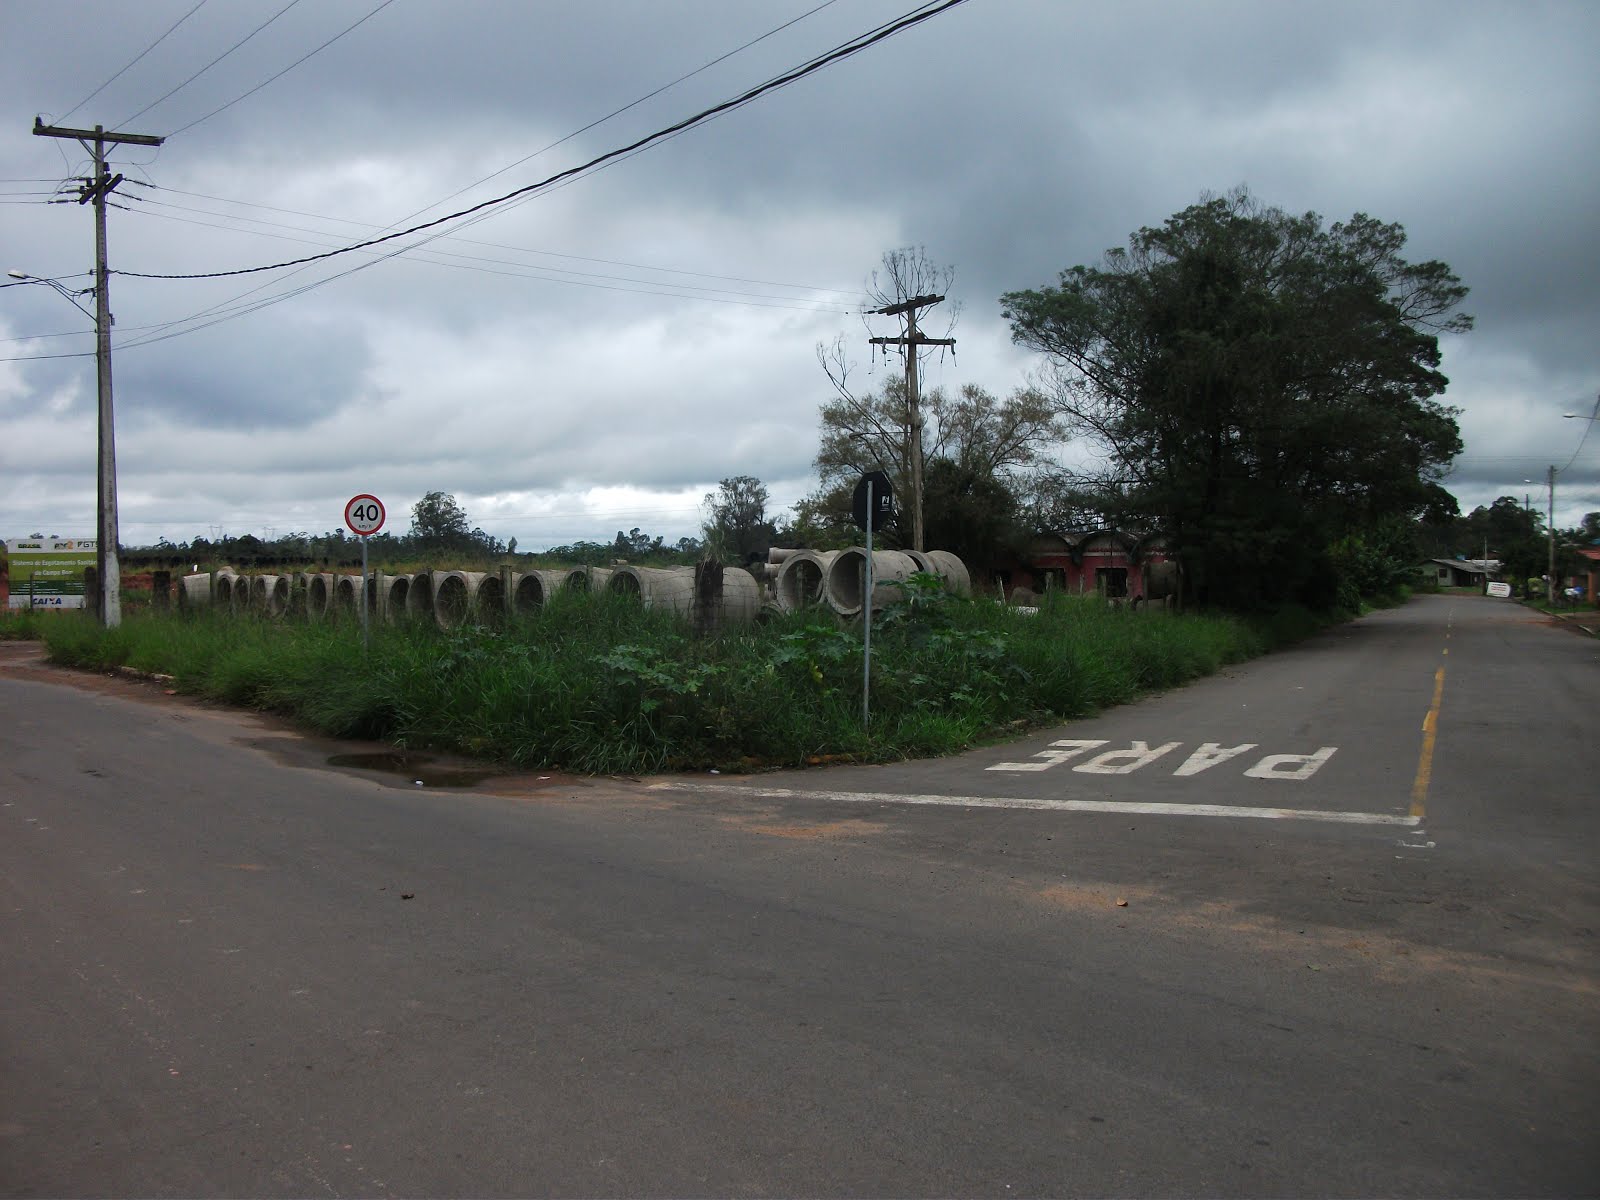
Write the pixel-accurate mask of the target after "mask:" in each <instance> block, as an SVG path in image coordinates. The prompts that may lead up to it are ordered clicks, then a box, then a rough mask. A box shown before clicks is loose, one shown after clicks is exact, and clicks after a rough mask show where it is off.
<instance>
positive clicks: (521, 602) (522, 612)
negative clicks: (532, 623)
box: [511, 571, 545, 617]
mask: <svg viewBox="0 0 1600 1200" xmlns="http://www.w3.org/2000/svg"><path fill="white" fill-rule="evenodd" d="M544 576H545V573H544V572H543V571H526V572H524V573H523V574H520V575H518V576H517V580H516V585H515V586H514V587H513V588H512V589H511V611H512V612H514V613H515V614H516V615H517V616H519V617H531V616H533V614H534V613H536V612H538V611H539V610H540V609H541V608H543V607H544V598H545V581H544Z"/></svg>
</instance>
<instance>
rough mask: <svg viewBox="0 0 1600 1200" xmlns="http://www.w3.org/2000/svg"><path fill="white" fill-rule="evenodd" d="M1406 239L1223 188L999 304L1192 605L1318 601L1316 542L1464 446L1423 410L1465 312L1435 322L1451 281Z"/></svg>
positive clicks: (1408, 492) (1391, 498)
mask: <svg viewBox="0 0 1600 1200" xmlns="http://www.w3.org/2000/svg"><path fill="white" fill-rule="evenodd" d="M1405 240H1406V236H1405V231H1404V230H1403V229H1402V228H1401V227H1400V226H1398V225H1386V224H1382V223H1380V222H1378V221H1376V220H1374V219H1373V218H1372V217H1369V216H1367V215H1365V214H1357V215H1356V216H1354V217H1352V218H1351V219H1350V220H1349V221H1348V222H1343V223H1336V224H1334V225H1331V226H1328V225H1325V224H1324V223H1323V219H1322V218H1321V217H1320V216H1318V215H1317V214H1316V213H1307V214H1305V215H1303V216H1292V215H1290V214H1288V213H1286V212H1284V211H1282V210H1281V209H1277V208H1267V207H1264V206H1262V205H1261V204H1259V203H1258V202H1257V201H1256V200H1255V199H1254V198H1252V197H1251V196H1250V194H1249V193H1248V192H1247V191H1244V190H1243V189H1240V190H1238V191H1235V192H1233V193H1231V194H1229V195H1228V196H1225V197H1220V198H1207V199H1202V201H1201V202H1200V203H1199V204H1196V205H1194V206H1192V207H1190V208H1187V209H1185V210H1184V211H1182V212H1180V213H1177V214H1175V215H1174V216H1172V217H1170V218H1168V219H1167V221H1166V222H1165V223H1163V224H1162V225H1161V226H1159V227H1157V228H1144V229H1140V230H1139V231H1138V232H1136V233H1135V234H1133V235H1132V237H1131V238H1130V239H1129V244H1128V247H1127V248H1126V249H1114V250H1111V251H1108V252H1107V254H1106V257H1105V260H1104V263H1103V264H1102V265H1101V266H1099V267H1088V266H1076V267H1072V268H1071V269H1069V270H1067V271H1065V272H1063V273H1062V275H1061V276H1060V280H1059V282H1058V284H1057V285H1056V286H1054V287H1045V288H1040V289H1037V290H1031V291H1021V292H1011V293H1008V294H1006V295H1005V296H1003V297H1002V298H1001V303H1002V305H1003V306H1004V312H1005V315H1006V317H1007V318H1008V319H1009V320H1010V322H1011V328H1012V338H1013V340H1014V341H1016V342H1017V343H1018V344H1020V345H1023V346H1027V347H1029V348H1031V349H1034V350H1037V351H1039V352H1041V353H1043V354H1045V355H1047V356H1048V357H1049V359H1050V361H1051V366H1052V369H1053V380H1052V387H1053V399H1054V402H1055V404H1056V406H1057V408H1058V409H1059V411H1060V413H1061V414H1062V416H1063V417H1064V418H1065V419H1066V421H1067V422H1068V424H1069V426H1070V427H1071V428H1072V429H1073V430H1075V431H1077V432H1080V433H1083V434H1085V435H1087V436H1088V437H1090V438H1092V439H1093V440H1094V441H1095V442H1096V443H1098V444H1099V445H1100V446H1101V447H1102V448H1103V449H1104V450H1105V451H1106V452H1107V455H1108V461H1107V465H1106V467H1105V469H1104V471H1103V472H1102V474H1101V478H1100V483H1101V485H1102V486H1103V487H1105V488H1106V489H1108V490H1116V491H1120V492H1121V494H1122V497H1123V499H1124V502H1125V504H1126V510H1127V513H1128V516H1129V518H1130V519H1132V520H1135V521H1138V522H1141V523H1145V524H1148V525H1150V526H1154V527H1159V528H1161V529H1163V530H1164V531H1165V532H1166V533H1167V534H1168V535H1169V537H1170V538H1171V539H1172V542H1173V544H1174V546H1175V548H1176V550H1177V552H1178V554H1179V555H1180V557H1181V559H1182V561H1183V563H1184V565H1185V568H1186V583H1187V586H1188V587H1189V589H1190V592H1191V596H1192V598H1194V599H1197V600H1200V601H1201V602H1207V601H1210V602H1215V603H1219V604H1223V605H1229V606H1235V607H1250V606H1256V605H1262V604H1272V603H1274V602H1277V601H1280V600H1283V599H1287V598H1306V599H1310V600H1313V601H1325V600H1327V599H1330V598H1331V597H1329V596H1328V595H1327V594H1326V583H1327V578H1328V571H1329V567H1330V560H1329V557H1328V549H1329V547H1330V546H1332V545H1333V544H1334V543H1335V542H1337V541H1338V540H1339V539H1341V538H1343V537H1346V536H1349V535H1350V534H1353V533H1360V532H1361V531H1363V530H1364V529H1367V528H1370V527H1372V526H1373V525H1375V524H1376V523H1378V522H1380V521H1382V520H1384V519H1386V518H1389V517H1395V516H1399V517H1406V518H1409V517H1415V516H1416V515H1417V514H1418V513H1419V512H1421V511H1422V510H1423V509H1424V508H1425V507H1426V506H1427V505H1428V504H1430V503H1431V502H1432V500H1433V499H1434V496H1433V489H1432V487H1431V485H1433V484H1434V483H1435V482H1436V481H1437V480H1438V478H1440V477H1441V475H1442V473H1443V471H1444V470H1445V468H1446V467H1447V466H1448V464H1449V463H1450V461H1451V459H1452V458H1453V457H1454V456H1455V455H1456V454H1457V453H1459V451H1460V449H1461V438H1460V432H1459V430H1458V428H1457V426H1456V422H1455V410H1453V409H1450V408H1447V407H1445V406H1443V405H1441V404H1439V403H1437V402H1436V401H1434V400H1433V399H1432V397H1433V396H1435V395H1437V394H1438V393H1440V392H1442V391H1443V390H1444V388H1445V385H1446V383H1447V382H1448V381H1447V380H1446V379H1445V377H1444V375H1442V374H1441V373H1440V372H1439V370H1438V367H1439V362H1440V353H1439V342H1438V335H1439V334H1440V333H1444V332H1458V331H1464V330H1466V329H1468V328H1470V326H1471V319H1470V318H1469V317H1467V316H1465V315H1459V314H1458V315H1452V314H1453V313H1454V310H1455V309H1456V308H1457V306H1458V305H1459V304H1460V303H1461V301H1462V299H1463V298H1464V297H1465V295H1466V290H1467V289H1466V288H1465V287H1463V286H1462V285H1461V282H1460V280H1459V279H1458V278H1457V277H1456V276H1455V275H1454V274H1452V273H1451V271H1450V269H1449V268H1448V267H1447V266H1446V265H1445V264H1444V263H1441V262H1423V263H1411V262H1408V261H1406V260H1405V259H1404V258H1402V257H1401V250H1402V249H1403V248H1404V246H1405Z"/></svg>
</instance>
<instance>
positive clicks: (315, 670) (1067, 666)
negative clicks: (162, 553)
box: [41, 578, 1317, 773]
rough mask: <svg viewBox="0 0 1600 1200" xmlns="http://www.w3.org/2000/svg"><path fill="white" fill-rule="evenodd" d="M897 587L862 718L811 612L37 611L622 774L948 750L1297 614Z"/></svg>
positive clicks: (854, 684) (851, 641) (265, 702)
mask: <svg viewBox="0 0 1600 1200" xmlns="http://www.w3.org/2000/svg"><path fill="white" fill-rule="evenodd" d="M902 592H903V593H904V601H903V602H902V603H900V604H897V605H895V606H894V607H892V608H891V609H889V610H888V611H886V612H884V613H882V614H880V615H879V617H878V619H877V620H875V622H874V627H873V639H872V723H871V726H870V729H863V728H862V723H861V679H862V669H863V664H862V645H861V632H860V629H859V627H858V626H841V625H839V624H838V623H837V622H836V621H835V620H834V619H833V617H832V616H831V614H828V613H827V612H825V611H824V610H820V609H814V610H810V611H807V612H802V613H797V614H793V615H791V616H787V617H782V618H779V619H776V620H774V621H772V622H771V623H769V624H766V625H761V626H755V627H749V628H743V629H740V630H737V631H732V632H727V633H725V634H723V635H721V636H718V637H711V638H705V639H695V638H692V637H690V636H689V633H688V631H687V629H686V627H685V626H684V625H683V624H682V623H681V622H680V621H679V620H677V619H676V618H675V617H673V616H671V615H670V614H665V613H661V612H652V611H649V610H646V609H643V608H641V607H640V606H639V604H638V603H637V601H636V600H634V599H632V598H630V597H626V596H612V595H601V596H594V597H589V596H583V595H568V594H562V595H559V596H556V597H553V598H552V599H551V601H550V602H549V603H548V604H547V605H546V606H545V607H544V608H543V610H542V611H541V612H540V613H539V614H538V615H537V616H536V617H534V618H532V619H530V620H527V621H521V622H517V623H515V624H512V625H509V626H507V627H505V628H479V627H467V628H463V629H459V630H454V631H450V632H440V631H438V630H436V629H433V628H431V627H420V626H392V627H376V626H375V627H374V628H373V630H372V642H371V651H370V653H366V654H364V653H363V651H362V645H361V636H360V633H359V630H358V628H357V627H356V626H355V625H354V624H352V623H350V622H348V621H346V622H344V623H329V624H314V625H307V624H303V623H299V622H284V621H271V620H256V619H249V618H243V619H241V618H238V617H228V616H225V615H218V614H204V615H200V616H196V617H184V616H181V615H176V614H174V615H166V616H158V615H154V614H148V613H135V614H131V615H130V616H129V617H128V618H127V619H126V620H125V621H124V623H123V624H122V626H121V627H120V628H118V629H115V630H110V631H105V630H101V629H98V628H97V627H96V626H95V625H94V624H93V623H92V622H90V621H88V620H84V619H78V618H76V617H73V616H71V615H67V617H66V618H65V619H61V618H60V617H59V616H58V617H57V619H55V620H51V621H49V622H41V626H42V632H43V635H44V637H45V639H46V641H47V644H48V646H49V650H50V654H51V657H52V658H53V659H54V660H55V661H57V662H60V663H64V664H68V665H78V666H89V667H105V666H117V665H124V664H125V665H129V666H132V667H135V668H138V669H141V670H146V671H152V672H160V673H163V674H168V675H171V676H173V677H174V678H175V681H176V682H175V685H174V686H176V687H177V688H178V689H180V690H182V691H184V692H188V693H192V694H196V695H202V696H206V697H209V698H213V699H217V700H222V701H226V702H228V703H232V704H240V705H246V706H249V707H253V708H258V709H263V710H268V711H273V712H279V713H284V714H286V715H289V716H291V717H294V718H296V719H297V720H299V721H301V722H302V723H304V724H305V725H307V726H309V727H311V728H313V729H315V730H318V731H320V732H323V733H327V734H331V735H334V736H338V737H361V738H370V739H378V740H386V741H390V742H394V743H396V744H399V745H402V746H407V747H412V748H417V749H434V750H447V751H454V752H459V753H464V754H469V755H473V756H477V757H482V758H486V759H492V760H495V761H499V762H504V763H507V764H510V765H515V766H519V767H524V768H541V769H548V768H561V769H565V770H572V771H580V772H589V773H623V772H630V773H631V772H647V771H659V770H673V769H690V768H704V767H712V766H716V767H725V768H744V769H756V768H761V767H775V766H797V765H801V764H804V763H807V762H817V761H840V760H856V761H883V760H889V759H895V758H901V757H906V756H912V755H934V754H947V753H951V752H954V751H957V750H960V749H962V748H964V747H967V746H970V745H973V744H975V743H978V742H981V741H984V740H986V739H996V738H999V737H1002V736H1009V735H1012V734H1014V733H1016V732H1017V731H1018V730H1019V729H1020V728H1024V727H1027V726H1029V725H1036V724H1040V723H1045V722H1052V721H1061V720H1066V719H1071V718H1074V717H1081V716H1085V715H1087V714H1089V713H1092V712H1094V711H1096V710H1097V709H1100V708H1104V707H1107V706H1109V705H1113V704H1120V703H1123V702H1125V701H1127V700H1130V699H1133V698H1135V697H1136V696H1139V695H1141V694H1143V693H1146V692H1149V691H1151V690H1156V689H1162V688H1168V687H1173V686H1176V685H1178V684H1181V683H1184V682H1186V681H1188V680H1191V679H1194V678H1197V677H1199V676H1201V675H1205V674H1208V673H1210V672H1213V671H1216V670H1217V669H1218V668H1219V667H1221V666H1223V665H1225V664H1227V663H1231V662H1237V661H1239V660H1241V659H1244V658H1248V657H1250V656H1252V655H1255V654H1259V653H1261V652H1263V651H1264V650H1266V649H1269V648H1271V647H1273V646H1275V645H1278V644H1281V643H1282V642H1283V641H1286V640H1292V639H1293V638H1295V637H1298V636H1304V634H1305V633H1306V632H1309V631H1310V630H1311V629H1312V628H1314V627H1316V624H1317V622H1316V620H1315V618H1313V617H1311V616H1310V614H1295V615H1293V616H1292V617H1285V618H1281V619H1280V620H1279V621H1278V622H1277V623H1276V624H1275V625H1272V626H1264V625H1259V624H1255V625H1252V624H1246V623H1244V622H1242V621H1240V620H1238V619H1235V618H1232V617H1225V616H1194V615H1187V614H1173V613H1164V612H1144V613H1135V612H1131V611H1129V610H1127V609H1111V608H1108V607H1107V606H1106V605H1105V604H1104V603H1103V602H1100V601H1098V600H1096V599H1094V598H1082V597H1067V596H1052V597H1048V598H1047V599H1046V601H1045V603H1044V605H1043V606H1042V607H1041V609H1040V610H1039V612H1038V613H1037V614H1035V615H1025V614H1021V613H1018V612H1016V611H1015V610H1012V609H1008V608H1005V607H1003V606H1000V605H997V604H995V603H993V602H991V601H986V600H959V599H955V598H952V597H949V596H947V595H945V594H944V593H943V592H942V591H940V590H938V589H937V588H936V587H934V586H932V585H931V584H930V583H929V581H928V580H926V579H921V578H913V579H912V580H911V581H909V582H908V583H907V584H905V585H902Z"/></svg>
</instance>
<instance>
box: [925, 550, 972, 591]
mask: <svg viewBox="0 0 1600 1200" xmlns="http://www.w3.org/2000/svg"><path fill="white" fill-rule="evenodd" d="M926 557H927V559H928V564H929V566H931V567H932V568H933V573H934V574H935V575H937V576H938V577H939V578H940V579H942V580H944V586H945V590H946V591H948V592H952V593H954V594H955V595H957V596H970V595H972V576H971V574H969V573H968V571H967V564H966V563H964V562H962V561H961V559H960V558H959V557H958V556H957V555H954V554H951V553H950V551H948V550H929V551H928V553H927V555H926Z"/></svg>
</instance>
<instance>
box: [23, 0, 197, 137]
mask: <svg viewBox="0 0 1600 1200" xmlns="http://www.w3.org/2000/svg"><path fill="white" fill-rule="evenodd" d="M205 6H206V0H200V3H198V4H196V5H195V6H194V7H193V8H191V9H190V10H189V11H188V12H186V13H184V14H183V16H181V17H179V18H178V19H177V20H176V21H174V22H173V23H172V24H171V25H169V26H168V27H167V32H166V33H163V34H162V35H161V36H160V37H158V38H157V39H156V40H155V41H153V42H151V43H150V44H149V45H148V46H146V47H145V48H144V49H143V50H141V51H140V52H139V53H138V54H137V55H135V56H134V59H133V61H132V62H130V63H129V64H128V65H127V66H126V67H123V68H122V70H120V71H118V72H117V73H116V74H115V75H113V76H112V77H111V78H110V79H108V80H106V81H105V82H104V83H102V84H101V85H100V86H99V87H97V88H95V90H94V91H92V92H90V93H89V94H88V95H87V96H85V97H84V98H83V99H82V100H79V101H78V102H77V103H76V104H74V105H73V106H72V107H71V108H69V109H67V111H66V112H64V113H62V114H61V115H60V116H59V117H57V118H55V119H56V120H57V121H65V120H66V119H67V118H68V117H70V116H71V115H72V114H73V113H75V112H77V111H78V110H79V109H80V108H82V107H83V106H84V105H85V104H87V103H89V101H91V100H93V99H94V98H95V97H96V96H98V95H99V94H100V93H101V92H103V91H105V90H106V89H107V88H108V87H110V86H111V85H112V84H113V83H115V82H116V81H117V80H119V79H121V78H122V77H123V76H124V75H126V74H127V73H128V71H129V70H130V69H131V68H132V67H134V66H135V65H137V64H138V62H139V60H140V59H142V58H144V56H145V55H146V54H149V53H150V51H152V50H154V49H155V48H156V47H157V46H159V45H161V43H162V42H164V41H166V40H167V38H168V36H169V35H170V34H171V33H172V32H173V30H175V29H177V28H178V26H179V25H182V24H183V23H184V22H185V21H187V20H188V19H189V18H190V17H192V16H194V15H195V13H197V12H199V11H200V10H201V9H202V8H204V7H205Z"/></svg>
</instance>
